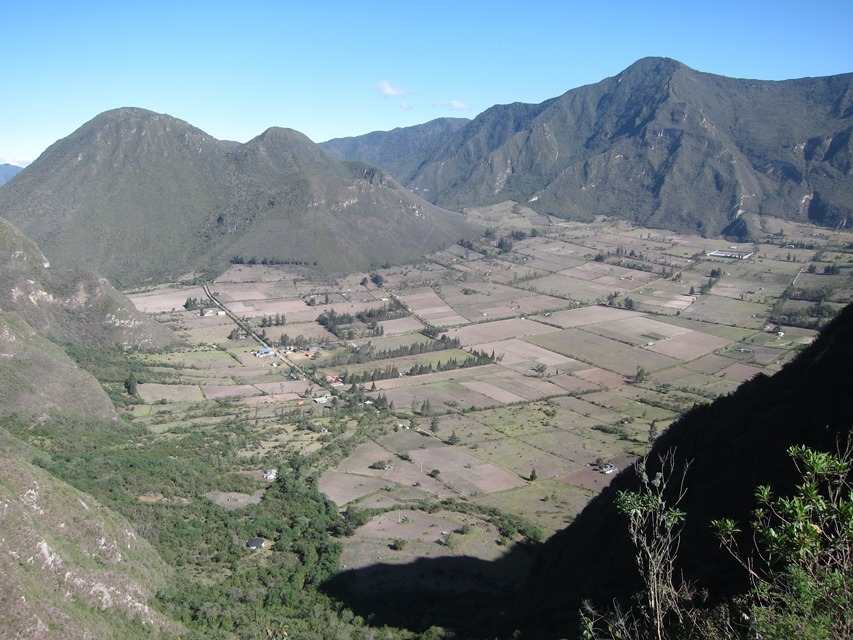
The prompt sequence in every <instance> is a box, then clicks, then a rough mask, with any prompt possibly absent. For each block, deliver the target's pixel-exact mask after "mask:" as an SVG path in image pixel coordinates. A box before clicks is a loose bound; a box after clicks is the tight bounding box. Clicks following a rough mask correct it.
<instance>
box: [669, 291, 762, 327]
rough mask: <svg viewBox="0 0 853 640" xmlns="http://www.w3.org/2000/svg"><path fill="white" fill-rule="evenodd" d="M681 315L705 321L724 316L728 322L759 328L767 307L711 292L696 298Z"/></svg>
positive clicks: (715, 320)
mask: <svg viewBox="0 0 853 640" xmlns="http://www.w3.org/2000/svg"><path fill="white" fill-rule="evenodd" d="M683 315H685V316H687V317H688V318H692V319H694V320H702V321H705V322H718V321H719V320H720V318H726V323H728V324H733V325H736V326H738V327H747V328H752V329H759V328H761V327H763V326H764V319H765V317H766V315H767V307H766V306H765V305H763V304H756V303H754V302H747V301H745V300H736V299H732V298H725V297H723V296H716V295H713V293H712V294H711V295H705V296H699V297H698V298H696V302H694V303H693V304H692V305H690V307H688V308H687V310H686V311H684V312H683Z"/></svg>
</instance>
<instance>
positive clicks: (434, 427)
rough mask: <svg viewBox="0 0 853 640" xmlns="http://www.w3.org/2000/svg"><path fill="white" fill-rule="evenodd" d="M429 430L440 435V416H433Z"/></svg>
mask: <svg viewBox="0 0 853 640" xmlns="http://www.w3.org/2000/svg"><path fill="white" fill-rule="evenodd" d="M429 430H430V431H432V432H433V433H438V416H433V417H432V418H431V419H430V421H429Z"/></svg>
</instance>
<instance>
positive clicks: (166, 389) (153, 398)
mask: <svg viewBox="0 0 853 640" xmlns="http://www.w3.org/2000/svg"><path fill="white" fill-rule="evenodd" d="M136 390H137V392H138V393H139V397H140V398H142V400H143V401H144V402H147V403H149V404H150V403H152V402H158V401H160V400H166V401H167V402H201V401H202V400H204V395H202V392H201V389H200V388H199V387H198V385H194V384H192V385H190V384H155V383H146V384H139V385H137V387H136Z"/></svg>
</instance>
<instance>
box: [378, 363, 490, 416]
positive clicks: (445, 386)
mask: <svg viewBox="0 0 853 640" xmlns="http://www.w3.org/2000/svg"><path fill="white" fill-rule="evenodd" d="M448 373H458V372H453V371H451V372H448ZM431 375H436V376H437V375H443V374H431ZM428 377H430V375H426V376H416V378H428ZM416 378H409V380H414V379H416ZM382 382H386V381H384V380H383V381H382ZM422 382H423V384H411V385H406V386H400V387H396V388H389V387H384V388H383V387H381V383H380V382H377V383H376V387H377V391H381V393H382V394H384V395H385V397H386V398H387V399H388V402H393V403H394V406H396V407H407V406H409V405H410V404H412V403H413V402H414V403H417V404H422V403H424V402H426V401H427V400H429V402H430V405H431V406H432V408H433V411H446V410H448V409H454V408H456V407H462V408H465V409H467V408H470V407H474V408H484V407H493V406H495V405H496V404H500V403H499V402H498V401H496V400H494V399H492V398H489V397H488V396H484V395H483V394H481V393H477V392H476V391H474V390H472V389H468V388H467V387H465V386H463V385H462V384H461V382H462V381H460V380H435V379H434V378H433V381H432V382H427V381H426V380H423V381H422Z"/></svg>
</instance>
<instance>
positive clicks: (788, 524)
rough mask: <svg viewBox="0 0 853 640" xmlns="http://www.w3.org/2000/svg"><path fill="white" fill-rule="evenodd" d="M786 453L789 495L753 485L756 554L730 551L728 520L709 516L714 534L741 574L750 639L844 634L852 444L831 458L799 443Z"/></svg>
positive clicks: (851, 619) (851, 565)
mask: <svg viewBox="0 0 853 640" xmlns="http://www.w3.org/2000/svg"><path fill="white" fill-rule="evenodd" d="M788 455H790V456H791V458H792V459H793V460H794V464H796V465H797V470H798V472H799V474H800V476H801V477H802V480H803V481H802V483H800V484H799V485H797V487H796V490H795V492H794V494H793V495H792V496H790V497H775V496H774V495H773V494H772V492H771V490H770V487H769V486H766V485H763V486H760V487H758V489H757V490H756V498H757V500H758V508H757V509H756V511H755V515H754V518H753V521H752V528H753V530H754V532H755V540H756V545H755V546H756V548H755V552H756V556H755V557H753V556H751V555H748V554H746V553H744V552H743V551H742V550H741V549H739V548H738V544H737V537H736V536H737V534H738V533H740V530H739V529H738V526H737V523H735V522H734V521H733V520H730V519H722V520H715V521H714V522H713V523H712V524H713V527H714V530H715V533H716V535H717V537H718V539H719V540H720V542H721V544H722V546H723V547H724V548H725V549H727V550H728V551H729V552H730V553H731V554H732V556H733V557H734V558H735V559H736V560H737V561H738V562H739V563H740V564H741V565H742V566H743V567H744V568H745V569H746V570H747V571H748V573H749V576H750V580H751V581H752V590H751V591H750V593H749V595H748V597H747V600H746V603H745V605H746V608H747V610H748V614H747V615H748V619H749V623H750V626H751V628H752V630H753V632H754V634H755V636H754V637H762V638H766V639H768V640H769V639H771V638H790V637H794V636H796V637H800V638H815V639H817V638H839V639H840V638H850V637H851V636H853V585H851V575H853V574H851V571H853V484H851V481H850V470H851V460H853V444H848V445H847V447H846V449H845V450H843V451H840V452H839V453H838V454H837V455H836V454H832V453H825V452H821V451H814V450H812V449H809V448H808V447H805V446H794V447H791V448H790V449H788ZM756 560H757V562H756Z"/></svg>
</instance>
